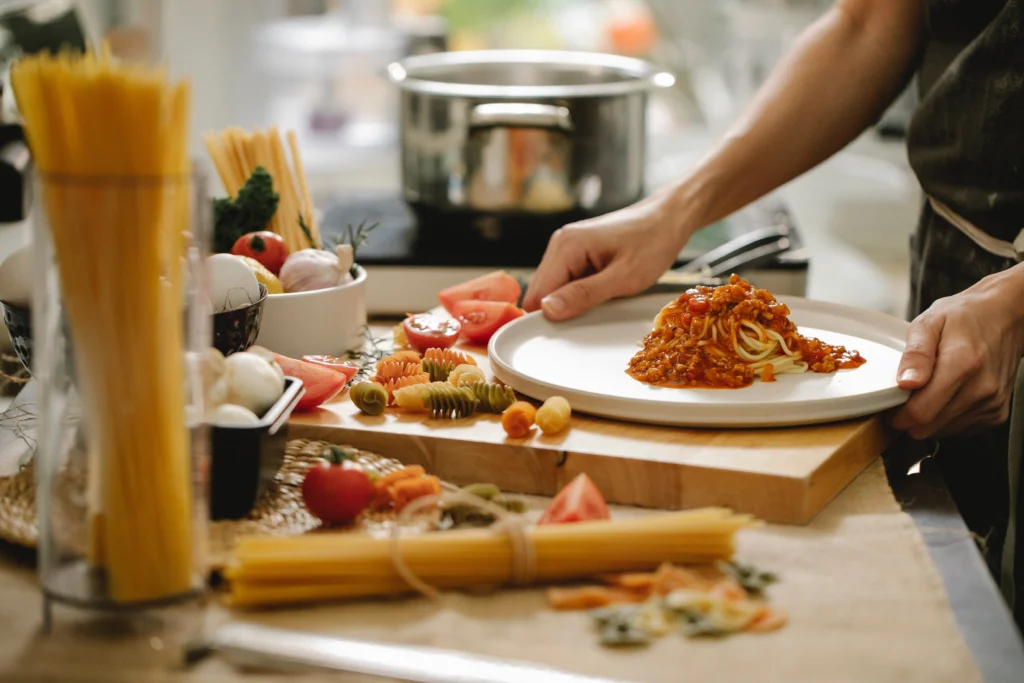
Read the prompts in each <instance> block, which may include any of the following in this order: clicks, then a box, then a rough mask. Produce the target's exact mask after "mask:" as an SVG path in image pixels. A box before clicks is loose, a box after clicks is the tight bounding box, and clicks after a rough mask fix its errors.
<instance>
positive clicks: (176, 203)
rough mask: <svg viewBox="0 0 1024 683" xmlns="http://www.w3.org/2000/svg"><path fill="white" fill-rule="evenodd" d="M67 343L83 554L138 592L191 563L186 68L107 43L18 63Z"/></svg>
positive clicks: (16, 76) (138, 595) (155, 587)
mask: <svg viewBox="0 0 1024 683" xmlns="http://www.w3.org/2000/svg"><path fill="white" fill-rule="evenodd" d="M11 82H12V84H13V87H14V92H15V95H16V97H17V101H18V106H19V109H20V110H21V113H22V115H23V117H24V123H25V132H26V135H27V137H28V141H29V145H30V147H31V149H32V152H33V157H34V161H35V163H36V166H37V169H38V173H39V177H40V185H41V190H42V192H41V195H42V202H43V207H44V208H45V211H46V218H47V221H48V225H49V231H50V234H51V237H52V241H53V247H54V254H55V258H56V261H57V266H58V270H59V281H60V287H61V299H62V301H63V304H64V309H65V315H66V317H67V322H68V327H69V333H70V338H71V340H72V341H73V343H74V353H75V368H76V373H77V376H76V383H77V389H78V393H79V395H80V397H81V403H82V406H83V410H84V411H85V416H86V429H85V432H86V434H87V435H88V436H87V441H88V449H89V465H90V466H89V485H88V508H89V513H88V514H89V559H90V560H91V561H92V562H93V563H94V564H96V565H100V566H102V567H104V568H105V570H106V585H107V589H108V595H109V597H110V598H111V599H112V600H115V601H118V602H135V601H147V600H154V599H161V598H166V597H170V596H174V595H180V594H184V593H187V592H189V591H190V590H191V589H192V588H193V587H194V586H193V580H194V577H195V569H194V558H195V554H194V551H193V541H194V533H193V531H194V529H193V517H192V512H193V507H192V495H191V494H192V491H191V476H190V474H191V470H190V467H191V463H190V456H191V452H190V445H189V437H188V431H187V428H186V424H185V412H184V406H185V403H184V393H183V392H184V388H183V386H182V384H183V382H182V377H183V376H184V373H185V368H184V341H183V325H184V320H183V318H184V316H183V315H182V303H181V302H182V300H183V298H182V286H183V283H182V268H181V259H182V257H183V256H184V249H185V240H183V239H182V235H183V232H186V231H187V230H188V228H189V209H190V206H189V197H190V185H191V183H190V175H189V160H188V147H187V137H188V109H189V87H188V84H187V83H176V84H172V83H170V82H168V80H167V77H166V75H165V74H164V73H163V72H162V71H158V70H150V69H146V68H141V67H139V66H125V65H120V64H117V63H115V62H114V61H112V60H111V58H110V57H109V55H108V54H106V53H103V54H101V55H99V56H97V55H94V54H91V53H90V54H87V55H72V54H70V53H64V54H60V55H57V56H52V55H40V56H31V57H26V58H24V59H22V60H21V61H20V62H18V63H17V64H16V65H15V66H14V67H13V69H12V71H11Z"/></svg>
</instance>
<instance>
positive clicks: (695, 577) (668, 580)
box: [654, 564, 717, 595]
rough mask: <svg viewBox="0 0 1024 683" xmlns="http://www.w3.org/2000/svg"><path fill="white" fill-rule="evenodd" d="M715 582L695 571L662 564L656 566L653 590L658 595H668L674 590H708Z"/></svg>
mask: <svg viewBox="0 0 1024 683" xmlns="http://www.w3.org/2000/svg"><path fill="white" fill-rule="evenodd" d="M716 583H717V582H716V581H713V580H710V579H708V578H707V577H705V576H701V575H700V574H698V573H697V572H694V571H690V570H689V569H684V568H683V567H676V566H675V565H672V564H663V565H661V566H660V567H658V572H657V574H656V576H655V582H654V592H655V593H657V594H658V595H668V594H669V593H671V592H672V591H674V590H679V589H686V590H701V591H706V590H710V589H711V588H713V587H714V586H715V584H716Z"/></svg>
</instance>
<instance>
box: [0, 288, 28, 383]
mask: <svg viewBox="0 0 1024 683" xmlns="http://www.w3.org/2000/svg"><path fill="white" fill-rule="evenodd" d="M0 303H2V302H0ZM3 308H4V323H5V324H6V325H7V333H8V334H9V335H10V337H11V346H13V347H14V353H16V354H18V360H20V361H21V364H22V365H24V366H25V369H26V370H28V371H29V373H31V372H32V311H30V310H29V309H27V308H21V307H20V306H12V305H11V304H8V303H3Z"/></svg>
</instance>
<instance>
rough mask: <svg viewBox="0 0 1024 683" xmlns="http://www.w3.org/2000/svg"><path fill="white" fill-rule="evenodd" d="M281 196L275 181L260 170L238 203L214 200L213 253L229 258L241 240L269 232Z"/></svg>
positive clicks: (259, 168)
mask: <svg viewBox="0 0 1024 683" xmlns="http://www.w3.org/2000/svg"><path fill="white" fill-rule="evenodd" d="M279 201H280V196H279V195H278V194H277V193H276V192H274V180H273V178H271V177H270V173H269V172H268V171H267V169H265V168H263V167H262V166H257V167H256V168H255V169H254V170H253V172H252V175H250V176H249V178H248V180H246V181H245V185H243V186H242V189H240V190H239V191H238V195H236V196H235V198H234V199H231V198H224V197H221V198H217V199H214V200H213V250H214V252H216V253H221V254H227V253H230V252H231V247H233V246H234V245H235V242H236V241H238V238H239V237H241V236H242V235H247V234H248V233H250V232H259V231H260V230H266V229H267V223H269V222H270V219H271V218H273V217H274V212H275V211H277V205H278V202H279Z"/></svg>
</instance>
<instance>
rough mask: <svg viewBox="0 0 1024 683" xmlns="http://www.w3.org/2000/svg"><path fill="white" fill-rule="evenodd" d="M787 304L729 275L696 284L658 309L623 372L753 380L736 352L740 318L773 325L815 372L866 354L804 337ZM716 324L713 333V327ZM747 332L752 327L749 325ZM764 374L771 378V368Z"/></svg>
mask: <svg viewBox="0 0 1024 683" xmlns="http://www.w3.org/2000/svg"><path fill="white" fill-rule="evenodd" d="M788 316H789V308H788V307H787V306H786V305H785V304H783V303H779V302H778V301H777V300H776V299H775V297H774V296H773V295H772V293H771V292H769V291H767V290H765V289H755V288H754V287H752V286H751V285H750V283H749V282H747V281H745V280H743V279H741V278H740V277H739V276H737V275H733V276H732V277H731V278H730V279H729V284H727V285H722V286H720V287H705V286H700V287H695V288H694V289H691V290H688V291H687V292H685V293H684V294H683V295H682V296H680V297H679V298H678V299H676V300H675V301H673V302H671V303H669V304H668V305H667V306H665V308H663V309H662V310H661V312H660V313H659V314H658V316H657V318H655V321H654V330H653V331H651V333H650V334H648V335H647V336H646V337H644V342H643V349H642V350H641V351H639V352H637V354H636V355H635V356H633V358H632V360H630V362H629V368H628V369H627V371H626V372H627V373H629V375H630V376H631V377H633V378H634V379H636V380H639V381H641V382H645V383H647V384H654V385H658V386H667V387H681V388H706V389H739V388H741V387H745V386H749V385H750V384H752V383H753V381H754V376H755V370H754V368H753V367H751V366H750V364H749V363H748V362H747V361H745V360H744V359H743V358H741V357H740V356H738V355H737V353H736V351H735V349H734V347H733V339H734V334H735V332H738V331H739V330H740V329H741V327H740V326H741V323H742V321H744V320H748V321H751V322H756V323H757V324H759V325H761V326H762V327H763V328H764V329H765V330H773V331H775V332H777V333H779V334H780V335H781V336H782V337H783V339H785V340H786V344H787V346H789V348H790V349H794V348H795V349H797V350H799V353H800V356H801V358H802V360H803V361H804V362H805V363H807V364H808V366H809V369H810V370H811V371H813V372H819V373H831V372H835V371H836V370H839V369H845V368H856V367H859V366H861V365H863V364H864V362H865V360H864V358H862V357H861V355H860V354H858V353H857V352H856V351H847V350H846V348H844V347H842V346H831V345H829V344H825V343H824V342H822V341H821V340H818V339H813V338H810V337H803V336H801V335H799V334H798V333H797V330H796V325H794V324H793V323H792V322H791V321H790V320H789V317H788ZM712 326H714V328H717V332H718V334H717V336H716V335H715V334H713V329H714V328H712ZM748 334H752V332H750V331H749V329H748ZM762 380H763V381H765V382H771V381H774V380H775V376H774V372H772V368H768V369H767V370H765V371H764V374H763V377H762Z"/></svg>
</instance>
